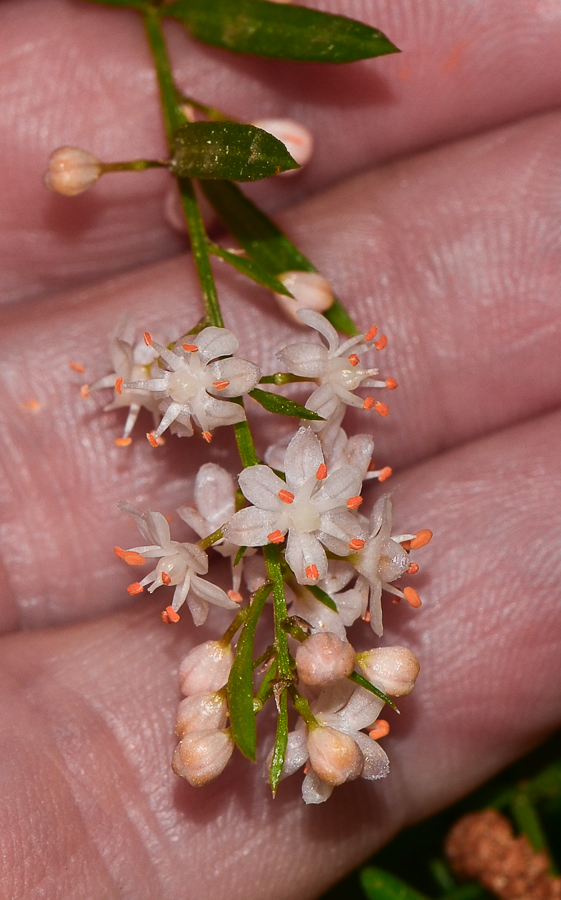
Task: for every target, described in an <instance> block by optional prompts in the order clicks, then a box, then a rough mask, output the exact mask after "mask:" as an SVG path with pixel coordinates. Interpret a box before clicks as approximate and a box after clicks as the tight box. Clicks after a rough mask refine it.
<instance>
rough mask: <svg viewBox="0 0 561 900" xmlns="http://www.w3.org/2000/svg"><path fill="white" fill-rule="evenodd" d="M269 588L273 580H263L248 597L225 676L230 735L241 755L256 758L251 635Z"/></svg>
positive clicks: (269, 590) (271, 586)
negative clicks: (228, 669) (244, 619)
mask: <svg viewBox="0 0 561 900" xmlns="http://www.w3.org/2000/svg"><path fill="white" fill-rule="evenodd" d="M272 589H273V585H272V584H270V583H267V584H264V585H263V587H261V588H259V590H258V591H257V593H256V594H255V596H254V598H253V600H252V601H251V608H250V611H249V615H248V617H247V619H246V621H245V624H244V626H243V628H242V631H241V634H240V638H239V641H238V645H237V647H236V658H235V659H234V665H233V666H232V670H231V672H230V677H229V679H228V708H229V710H230V722H231V727H232V737H233V739H234V741H235V743H236V745H237V746H238V747H239V749H240V750H241V752H242V753H243V754H244V756H247V757H248V759H252V760H255V748H256V745H257V731H256V728H255V713H254V711H253V665H252V662H253V638H254V636H255V628H256V625H257V622H258V621H259V616H260V615H261V612H262V610H263V606H264V605H265V601H266V599H267V597H268V596H269V594H270V593H271V591H272Z"/></svg>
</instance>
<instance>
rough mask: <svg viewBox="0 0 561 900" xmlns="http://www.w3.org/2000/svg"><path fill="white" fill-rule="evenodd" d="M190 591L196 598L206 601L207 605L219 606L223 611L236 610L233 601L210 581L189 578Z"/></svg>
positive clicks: (196, 576) (193, 577) (236, 607)
mask: <svg viewBox="0 0 561 900" xmlns="http://www.w3.org/2000/svg"><path fill="white" fill-rule="evenodd" d="M191 590H192V592H193V593H194V594H196V595H197V597H200V598H201V599H202V600H206V601H207V603H213V604H214V606H221V607H222V608H223V609H238V604H237V603H235V601H234V600H230V598H229V597H228V594H227V593H226V592H225V591H223V590H222V588H219V587H218V585H217V584H213V583H212V581H207V580H206V579H205V578H199V576H198V575H192V577H191Z"/></svg>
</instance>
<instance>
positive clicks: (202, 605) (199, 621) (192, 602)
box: [187, 593, 209, 626]
mask: <svg viewBox="0 0 561 900" xmlns="http://www.w3.org/2000/svg"><path fill="white" fill-rule="evenodd" d="M187 606H188V607H189V612H190V613H191V615H192V616H193V622H194V623H195V625H197V626H198V625H204V623H205V622H206V620H207V616H208V610H209V604H208V602H207V601H206V600H203V598H202V597H197V595H196V594H194V593H190V594H189V595H188V597H187Z"/></svg>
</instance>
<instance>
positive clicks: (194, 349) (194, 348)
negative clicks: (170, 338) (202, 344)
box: [181, 344, 199, 353]
mask: <svg viewBox="0 0 561 900" xmlns="http://www.w3.org/2000/svg"><path fill="white" fill-rule="evenodd" d="M181 346H182V347H183V349H184V350H188V351H189V353H196V352H197V350H198V349H199V348H198V347H197V345H196V344H182V345H181Z"/></svg>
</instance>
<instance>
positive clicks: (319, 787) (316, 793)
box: [302, 769, 333, 804]
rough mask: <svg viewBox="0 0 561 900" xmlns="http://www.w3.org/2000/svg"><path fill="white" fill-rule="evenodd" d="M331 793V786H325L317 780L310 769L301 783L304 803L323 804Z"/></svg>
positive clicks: (323, 782)
mask: <svg viewBox="0 0 561 900" xmlns="http://www.w3.org/2000/svg"><path fill="white" fill-rule="evenodd" d="M332 793H333V785H332V784H327V783H326V782H325V781H322V780H321V778H318V776H317V775H316V773H315V772H314V770H313V769H310V771H309V772H308V774H307V775H306V777H305V778H304V781H303V782H302V799H303V801H304V803H306V804H311V803H325V801H326V800H329V798H330V797H331V794H332Z"/></svg>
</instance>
